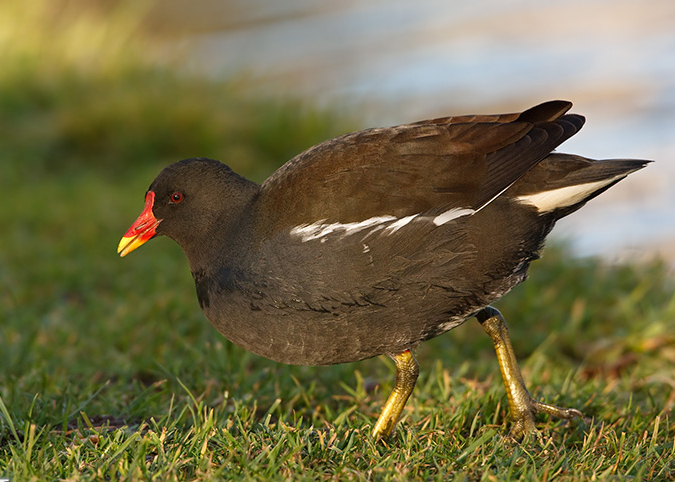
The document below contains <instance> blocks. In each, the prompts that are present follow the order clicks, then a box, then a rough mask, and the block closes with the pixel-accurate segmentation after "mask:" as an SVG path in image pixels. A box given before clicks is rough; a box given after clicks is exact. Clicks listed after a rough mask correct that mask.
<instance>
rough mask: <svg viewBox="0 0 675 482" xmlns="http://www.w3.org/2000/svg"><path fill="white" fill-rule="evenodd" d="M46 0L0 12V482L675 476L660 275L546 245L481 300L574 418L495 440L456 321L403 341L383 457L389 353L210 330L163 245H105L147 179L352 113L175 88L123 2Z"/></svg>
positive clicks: (264, 156) (252, 154) (493, 413)
mask: <svg viewBox="0 0 675 482" xmlns="http://www.w3.org/2000/svg"><path fill="white" fill-rule="evenodd" d="M54 5H57V4H53V3H50V2H42V1H37V2H31V7H26V3H25V2H23V3H21V2H16V1H14V0H9V1H6V2H1V3H0V27H1V28H0V36H1V37H0V47H1V48H0V52H1V53H0V55H2V57H1V59H2V65H3V74H2V75H1V76H0V126H1V127H2V129H0V151H1V152H2V160H1V162H0V185H1V186H2V193H3V200H4V202H3V208H2V209H0V226H2V228H3V229H2V235H1V236H0V343H1V346H0V477H11V478H12V480H17V481H18V480H53V479H64V480H100V479H112V480H117V479H124V478H126V479H130V480H138V479H152V478H154V479H155V480H162V481H164V480H222V479H228V478H230V479H249V480H250V479H254V480H267V479H291V480H316V479H341V478H345V479H356V480H372V479H395V480H409V479H423V480H433V479H439V480H537V481H538V480H569V481H573V480H593V479H595V480H631V481H635V480H650V479H652V480H668V478H671V479H672V478H673V477H674V476H675V465H674V463H673V460H674V459H675V449H674V439H675V427H674V424H673V420H672V409H673V406H674V405H675V375H674V373H675V372H674V370H673V368H674V366H675V336H674V335H673V334H674V333H675V298H673V287H674V283H673V279H672V273H670V272H669V270H668V267H667V266H666V265H664V264H662V263H657V262H655V263H653V264H651V265H639V266H607V265H605V264H603V263H601V262H599V261H597V260H592V259H591V260H574V259H572V257H571V256H570V255H569V253H566V252H565V251H564V250H563V249H560V248H555V247H554V248H553V249H548V250H546V251H545V252H544V258H543V260H541V261H539V262H537V263H535V264H534V266H533V270H532V274H531V277H530V279H529V280H528V281H527V282H526V283H525V284H523V285H521V286H520V287H518V288H517V289H516V290H514V292H513V293H511V294H510V295H508V296H507V297H506V298H504V300H503V301H502V302H501V303H500V304H499V307H500V309H501V310H502V311H503V312H504V314H505V316H506V318H507V321H508V322H509V323H510V326H511V332H512V335H513V341H514V345H515V349H516V352H517V354H518V356H519V358H520V359H521V361H522V368H523V373H524V376H525V378H526V380H527V382H528V385H529V386H530V387H531V390H532V393H533V395H535V396H536V397H539V398H543V399H546V400H547V401H550V402H553V403H557V404H560V405H564V406H571V407H575V408H579V409H581V410H582V411H583V412H584V413H585V415H586V416H587V419H586V420H584V421H573V422H570V423H559V422H558V421H553V420H552V421H547V420H545V419H542V420H541V424H540V428H541V430H542V434H543V437H544V438H543V440H544V442H543V445H541V444H540V443H539V442H536V441H531V442H529V443H525V444H523V445H520V444H517V443H514V442H512V441H510V440H509V439H508V438H507V437H506V434H507V433H508V430H507V429H506V428H504V426H503V425H502V424H503V423H504V421H505V419H506V417H507V410H506V400H505V395H504V390H503V388H502V386H501V380H500V376H499V370H498V367H497V364H496V360H495V357H494V354H493V352H492V348H491V342H490V341H489V339H488V338H487V336H485V334H484V333H483V332H482V330H481V328H480V327H479V326H478V324H477V323H476V322H475V321H473V320H470V321H468V322H467V323H466V324H465V325H463V326H461V327H459V328H457V329H456V330H454V331H453V332H451V333H449V334H446V335H444V336H442V337H439V338H436V339H434V340H432V341H430V342H428V343H426V344H424V345H423V346H422V347H420V349H419V350H418V354H417V355H418V359H419V361H420V365H421V376H420V379H419V382H418V385H417V388H416V389H415V392H414V395H413V398H412V399H411V401H410V402H409V403H408V406H407V407H406V410H405V411H404V417H403V421H402V424H401V425H400V430H399V431H398V433H397V434H396V435H395V437H394V438H393V439H392V440H391V441H390V442H389V443H388V444H387V445H386V446H385V445H378V444H375V443H373V441H372V440H371V438H370V436H369V431H370V428H371V427H372V423H373V422H374V420H375V418H376V417H377V414H378V412H379V409H380V408H381V406H382V403H383V401H384V399H385V398H386V395H387V392H388V390H390V389H391V386H392V375H393V371H392V364H391V362H390V361H389V360H388V359H386V358H377V359H373V360H367V361H364V362H361V363H358V364H346V365H339V366H333V367H291V366H285V365H280V364H276V363H273V362H270V361H267V360H264V359H261V358H259V357H256V356H254V355H251V354H249V353H246V352H245V351H243V350H241V349H239V348H237V347H235V346H233V345H231V344H230V343H229V342H227V341H226V340H224V339H222V338H221V337H220V335H219V334H218V333H217V332H216V331H215V330H214V329H213V328H212V327H211V326H210V325H209V324H208V322H207V321H206V320H205V318H204V317H203V315H202V314H201V312H200V310H199V307H198V304H197V301H196V297H195V295H194V286H193V284H192V280H191V278H190V274H189V271H188V268H187V265H186V263H185V260H184V259H183V255H182V253H181V252H180V249H179V248H178V247H177V246H175V245H174V244H172V243H171V242H169V241H168V240H166V239H160V240H153V241H152V242H151V243H150V244H149V245H148V246H147V247H144V248H143V250H140V251H138V252H136V253H133V255H131V256H129V257H127V258H125V259H124V260H121V259H120V258H118V257H117V255H116V253H115V248H116V245H117V242H118V241H119V237H120V236H121V234H122V233H123V232H124V230H126V228H127V227H128V225H129V224H130V222H131V221H132V220H133V219H134V218H135V216H136V215H137V214H138V213H139V211H140V209H141V207H142V199H143V193H144V191H145V189H146V188H147V186H148V184H149V183H150V182H151V180H152V179H153V178H154V176H155V175H156V173H157V171H158V170H159V168H161V167H162V166H163V165H165V164H166V163H168V162H172V161H174V160H177V159H179V158H181V157H188V156H195V155H207V156H211V157H216V158H220V159H222V160H224V161H226V162H228V163H229V164H230V165H232V166H233V167H234V168H235V169H237V170H238V171H240V172H243V173H246V174H248V175H251V176H254V177H256V178H258V179H261V178H263V177H264V176H265V175H266V174H267V173H269V172H270V171H271V170H273V169H274V167H275V166H276V165H278V164H280V163H282V162H284V161H285V160H287V159H288V158H290V157H291V156H292V155H293V154H294V153H296V152H299V151H300V150H302V149H303V148H305V147H307V146H309V145H312V144H314V143H316V142H318V141H320V140H322V139H325V138H328V137H331V136H333V135H336V134H338V133H339V132H342V131H344V130H346V129H347V128H348V126H350V125H352V123H351V122H350V121H349V120H345V119H344V118H341V117H338V116H336V115H334V114H331V113H328V112H318V111H316V110H313V109H311V108H308V107H307V106H305V105H303V103H301V102H296V101H285V102H275V101H272V100H270V99H264V100H260V99H257V100H253V99H250V98H242V97H241V96H239V95H238V93H237V88H236V83H231V82H227V83H218V82H209V81H206V80H204V79H195V78H190V77H182V76H179V75H178V74H176V72H175V71H174V70H173V67H171V65H170V63H169V64H164V63H163V62H159V61H158V60H157V58H156V57H153V55H154V53H153V52H154V51H153V48H151V47H148V48H147V49H146V45H148V46H151V45H152V41H151V40H148V39H146V38H144V37H143V35H142V32H140V31H139V25H140V23H139V15H140V13H139V11H138V10H135V9H136V8H144V7H134V6H132V7H122V9H121V10H119V11H117V10H115V9H113V10H111V11H109V12H108V14H109V15H108V16H106V17H105V22H104V21H103V20H102V18H101V17H100V15H99V14H98V13H96V12H95V11H91V12H88V11H86V10H85V11H80V10H78V9H77V8H75V6H77V5H80V6H81V4H79V3H78V4H69V5H71V6H70V7H68V8H69V9H70V10H68V9H66V11H65V13H64V12H62V13H61V14H60V15H62V17H57V19H56V20H54V19H53V12H52V9H58V7H57V6H54ZM19 6H21V8H19ZM97 15H99V16H97ZM67 19H73V22H74V23H72V24H71V23H68V22H69V21H70V20H68V22H67V21H66V20H67ZM20 22H21V23H22V27H19V26H18V25H19V23H20ZM71 25H72V29H73V30H72V31H71V30H70V26H71ZM57 34H58V35H57ZM90 35H91V37H90ZM106 36H107V37H106ZM24 37H25V39H24ZM24 40H25V43H21V42H24ZM88 40H91V41H90V42H88ZM137 42H146V43H143V48H133V46H134V45H136V44H137ZM19 43H20V45H19ZM41 59H42V60H41Z"/></svg>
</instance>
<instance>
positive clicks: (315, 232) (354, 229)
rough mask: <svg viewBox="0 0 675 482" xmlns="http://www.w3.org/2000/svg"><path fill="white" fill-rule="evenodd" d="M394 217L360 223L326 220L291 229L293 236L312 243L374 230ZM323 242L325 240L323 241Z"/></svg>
mask: <svg viewBox="0 0 675 482" xmlns="http://www.w3.org/2000/svg"><path fill="white" fill-rule="evenodd" d="M395 220H396V218H395V217H394V216H376V217H373V218H368V219H366V220H364V221H360V222H358V223H328V224H327V223H325V222H324V221H325V219H322V220H321V221H316V222H314V223H312V224H301V225H300V226H295V227H294V228H293V229H291V234H293V235H296V236H300V237H301V238H302V241H303V242H305V241H311V240H312V239H319V238H324V237H326V236H328V235H329V234H331V233H338V232H339V233H340V234H342V236H347V235H350V234H354V233H358V232H359V231H363V230H364V229H367V228H372V227H375V226H377V225H378V224H382V223H387V222H391V221H395ZM322 241H323V240H322Z"/></svg>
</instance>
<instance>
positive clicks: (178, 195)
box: [170, 192, 183, 204]
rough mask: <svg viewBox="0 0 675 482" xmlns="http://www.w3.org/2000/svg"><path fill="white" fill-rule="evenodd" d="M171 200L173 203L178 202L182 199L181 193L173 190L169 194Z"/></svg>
mask: <svg viewBox="0 0 675 482" xmlns="http://www.w3.org/2000/svg"><path fill="white" fill-rule="evenodd" d="M170 199H171V202H172V203H174V204H178V203H179V202H181V201H182V200H183V193H181V192H175V193H173V194H172V195H171V196H170Z"/></svg>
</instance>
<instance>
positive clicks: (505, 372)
mask: <svg viewBox="0 0 675 482" xmlns="http://www.w3.org/2000/svg"><path fill="white" fill-rule="evenodd" d="M476 318H478V321H479V322H480V324H481V326H482V327H483V330H485V332H486V333H487V334H488V335H489V336H490V338H492V342H493V343H494V345H495V352H496V353H497V359H498V361H499V368H500V369H501V372H502V379H503V380H504V387H505V388H506V395H507V397H508V399H509V410H510V411H511V419H512V422H513V426H512V427H511V436H513V437H514V438H516V439H521V438H523V437H524V436H526V435H528V434H530V433H536V432H537V429H536V428H535V426H534V416H535V414H537V413H547V414H549V415H553V416H554V417H558V418H564V419H571V418H574V417H583V415H582V413H581V412H580V411H579V410H575V409H573V408H560V407H556V406H555V405H549V404H548V403H542V402H539V401H537V400H534V399H533V398H532V397H531V396H530V394H529V392H528V391H527V388H525V382H524V381H523V376H522V375H521V374H520V369H519V368H518V362H517V361H516V356H515V354H514V352H513V346H512V345H511V340H510V338H509V329H508V327H507V326H506V321H505V320H504V317H503V316H502V314H501V313H500V312H499V311H498V310H497V309H495V308H493V307H491V306H488V307H486V308H483V309H482V310H481V311H479V312H478V313H477V314H476Z"/></svg>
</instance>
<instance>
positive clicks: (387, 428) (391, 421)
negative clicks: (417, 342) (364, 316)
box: [373, 350, 419, 439]
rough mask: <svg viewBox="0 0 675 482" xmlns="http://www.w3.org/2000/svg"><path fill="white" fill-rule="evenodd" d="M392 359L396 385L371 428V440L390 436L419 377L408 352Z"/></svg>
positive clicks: (415, 364)
mask: <svg viewBox="0 0 675 482" xmlns="http://www.w3.org/2000/svg"><path fill="white" fill-rule="evenodd" d="M392 358H393V359H394V362H396V384H395V385H394V390H392V392H391V395H389V398H388V399H387V403H385V404H384V407H383V408H382V413H381V414H380V417H379V418H378V419H377V422H376V423H375V427H373V438H375V439H380V438H382V439H386V438H387V437H389V436H390V435H391V434H392V432H393V431H394V428H395V427H396V422H398V419H399V418H400V417H401V412H402V411H403V407H404V406H405V402H407V401H408V398H409V397H410V394H411V393H412V391H413V388H415V382H416V381H417V375H419V366H418V365H417V360H415V357H414V356H413V354H412V353H411V352H410V350H406V351H404V352H402V353H399V354H397V355H393V356H392Z"/></svg>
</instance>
